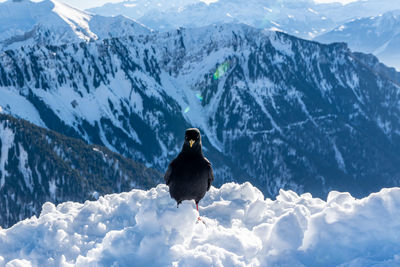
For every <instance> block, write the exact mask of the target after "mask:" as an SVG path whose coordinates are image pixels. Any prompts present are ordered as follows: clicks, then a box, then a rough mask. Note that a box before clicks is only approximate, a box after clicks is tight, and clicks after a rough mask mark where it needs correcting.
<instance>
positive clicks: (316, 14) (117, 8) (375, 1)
mask: <svg viewBox="0 0 400 267" xmlns="http://www.w3.org/2000/svg"><path fill="white" fill-rule="evenodd" d="M396 8H400V1H393V0H363V1H357V2H353V3H350V4H348V5H342V4H339V3H331V4H318V3H315V2H314V1H312V0H300V1H293V0H247V1H240V0H218V1H215V2H213V3H210V4H206V3H204V2H202V1H194V0H192V1H172V0H171V1H158V0H157V1H137V0H133V1H123V2H120V3H109V4H106V5H104V6H102V7H96V8H92V9H89V10H88V11H90V12H92V13H95V14H99V15H106V16H111V15H114V16H115V15H121V14H122V15H125V16H127V17H130V18H133V19H136V20H138V21H140V22H141V23H143V24H145V25H147V26H149V27H151V28H153V29H157V30H161V31H165V30H170V29H177V28H179V27H186V28H194V27H202V26H208V25H211V24H219V23H232V22H234V23H245V24H248V25H251V26H253V27H256V28H267V29H275V30H280V31H284V32H286V33H289V34H291V35H294V36H298V37H301V38H306V39H311V38H313V37H315V36H317V35H319V34H322V33H324V32H326V31H329V30H331V29H333V28H335V27H336V26H338V25H340V24H343V23H345V22H348V21H349V20H351V19H355V18H358V17H366V16H374V15H378V14H380V13H382V12H387V11H390V10H393V9H396Z"/></svg>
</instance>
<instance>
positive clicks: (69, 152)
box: [0, 114, 161, 254]
mask: <svg viewBox="0 0 400 267" xmlns="http://www.w3.org/2000/svg"><path fill="white" fill-rule="evenodd" d="M0 152H1V153H0V225H1V226H3V227H9V226H11V225H13V224H14V223H16V222H17V221H20V220H22V219H25V218H27V217H31V216H32V215H39V214H40V211H41V207H42V205H43V203H45V202H46V201H51V202H53V203H60V202H65V201H79V202H83V201H85V200H88V199H96V198H98V196H99V195H104V194H107V193H114V192H122V191H128V190H131V189H132V188H142V189H145V188H150V187H152V186H154V185H155V184H157V183H158V182H160V178H161V175H160V174H159V173H157V172H156V171H153V170H151V169H147V168H145V167H144V166H143V165H142V164H138V163H136V162H134V161H132V160H129V159H126V158H124V157H122V156H120V155H118V154H116V153H113V152H111V151H110V150H108V149H107V148H105V147H100V146H93V145H87V144H86V143H85V142H83V141H81V140H76V139H73V138H70V137H66V136H63V135H60V134H58V133H56V132H53V131H49V130H46V129H44V128H41V127H37V126H35V125H33V124H31V123H29V122H27V121H25V120H21V119H15V118H13V117H11V116H9V115H4V114H0ZM0 254H1V253H0Z"/></svg>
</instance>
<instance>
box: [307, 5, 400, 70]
mask: <svg viewBox="0 0 400 267" xmlns="http://www.w3.org/2000/svg"><path fill="white" fill-rule="evenodd" d="M315 40H317V41H319V42H324V43H330V42H338V41H340V42H346V43H348V44H349V47H350V48H351V49H352V50H354V51H360V52H365V53H372V54H374V55H376V56H377V57H378V58H379V59H380V60H381V61H382V62H383V63H385V64H386V65H388V66H392V67H396V68H397V69H398V70H400V51H399V47H400V10H397V11H391V12H387V13H384V14H381V15H379V16H374V17H367V18H360V19H356V20H353V21H351V22H348V23H345V24H343V25H340V26H338V27H336V28H335V29H333V30H332V31H330V32H327V33H325V34H323V35H321V36H318V37H317V38H316V39H315Z"/></svg>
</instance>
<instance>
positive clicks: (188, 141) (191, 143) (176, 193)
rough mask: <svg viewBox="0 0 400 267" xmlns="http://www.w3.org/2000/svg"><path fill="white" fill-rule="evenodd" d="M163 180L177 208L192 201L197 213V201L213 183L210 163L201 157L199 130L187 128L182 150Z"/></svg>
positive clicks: (170, 165) (169, 166)
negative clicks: (184, 202)
mask: <svg viewBox="0 0 400 267" xmlns="http://www.w3.org/2000/svg"><path fill="white" fill-rule="evenodd" d="M164 180H165V183H166V184H167V186H168V187H169V193H170V195H171V198H173V199H175V200H176V203H177V207H179V204H181V203H182V201H183V200H194V201H195V203H196V209H197V211H199V201H200V200H201V199H202V198H203V197H204V196H205V194H206V192H207V191H208V190H210V187H211V183H212V182H213V181H214V173H213V169H212V166H211V163H210V161H209V160H208V159H207V158H205V157H204V155H203V151H202V146H201V134H200V131H199V129H197V128H189V129H187V130H186V131H185V141H184V142H183V146H182V150H181V152H180V153H179V154H178V156H177V157H176V158H175V159H174V160H172V161H171V163H170V164H169V165H168V169H167V171H166V173H165V175H164ZM198 220H200V217H199V218H198Z"/></svg>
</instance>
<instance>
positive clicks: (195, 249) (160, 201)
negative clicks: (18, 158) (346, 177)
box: [0, 183, 400, 267]
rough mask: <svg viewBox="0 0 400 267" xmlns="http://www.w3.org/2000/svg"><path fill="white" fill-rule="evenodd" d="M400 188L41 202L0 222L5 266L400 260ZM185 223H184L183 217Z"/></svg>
mask: <svg viewBox="0 0 400 267" xmlns="http://www.w3.org/2000/svg"><path fill="white" fill-rule="evenodd" d="M399 205H400V189H399V188H392V189H385V190H382V191H380V192H379V193H375V194H371V195H370V196H368V197H367V198H364V199H355V198H354V197H352V196H351V195H350V194H349V193H339V192H331V193H329V196H328V199H327V201H323V200H321V199H318V198H313V197H312V196H311V195H310V194H303V195H300V196H299V195H297V194H296V193H294V192H293V191H283V190H281V191H280V192H279V196H278V197H277V199H276V200H275V201H273V200H271V199H265V198H264V196H263V195H262V194H261V192H260V191H259V190H257V189H256V188H255V187H253V186H252V185H250V184H249V183H245V184H242V185H238V184H225V185H223V186H222V187H221V188H220V189H216V188H214V187H212V188H211V190H210V191H209V192H208V193H207V194H206V196H205V198H204V199H203V200H202V201H200V205H199V206H200V207H199V209H200V215H201V218H202V221H203V222H204V223H205V224H203V223H201V222H197V223H196V221H197V217H198V215H199V213H198V212H197V211H196V209H195V205H194V202H189V201H184V202H183V203H182V205H180V206H179V208H178V209H177V208H176V205H175V201H174V200H172V199H171V198H170V196H169V193H168V188H167V186H165V185H159V186H157V188H153V189H151V190H149V191H141V190H132V191H131V192H126V193H122V194H113V195H107V196H104V197H100V199H99V200H97V201H87V202H85V203H84V204H80V203H74V202H67V203H63V204H60V205H58V206H57V207H56V206H54V205H53V204H51V203H45V204H44V205H43V209H42V213H41V214H40V217H38V218H37V217H36V216H35V217H32V218H30V219H26V220H24V221H22V222H19V223H18V224H16V225H15V226H14V227H12V228H10V229H0V255H1V256H0V264H1V265H2V266H4V265H5V266H78V267H81V266H254V267H258V266H364V267H369V266H398V265H399V264H400V259H399V257H398V251H399V249H398V233H399V231H400V212H399V209H398V208H397V207H398V206H399ZM177 222H179V223H177Z"/></svg>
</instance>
